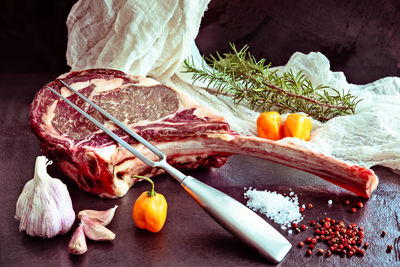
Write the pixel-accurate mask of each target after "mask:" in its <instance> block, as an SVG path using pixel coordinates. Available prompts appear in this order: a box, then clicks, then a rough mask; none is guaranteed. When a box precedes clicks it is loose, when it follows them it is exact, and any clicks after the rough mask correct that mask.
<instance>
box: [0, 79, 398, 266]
mask: <svg viewBox="0 0 400 267" xmlns="http://www.w3.org/2000/svg"><path fill="white" fill-rule="evenodd" d="M56 76H57V75H56V74H27V75H11V74H10V75H0V120H1V122H0V124H1V127H0V139H1V142H0V146H1V149H0V166H1V173H2V176H1V180H0V181H1V186H0V196H1V204H2V205H0V214H1V215H2V216H1V219H0V240H1V241H0V266H73V265H76V266H111V265H112V266H135V265H139V264H140V265H144V266H245V265H251V266H262V265H270V263H269V262H268V261H266V260H264V259H263V258H262V257H260V256H259V255H257V254H256V253H255V252H254V251H253V250H252V249H250V248H248V247H247V246H246V245H244V244H243V243H241V242H240V241H238V240H237V239H236V238H235V237H233V236H231V235H230V234H229V233H227V232H226V231H225V230H224V229H223V228H222V227H220V226H219V225H218V224H217V223H215V221H213V220H212V219H211V218H210V217H209V216H208V215H207V214H206V213H205V212H204V211H203V210H202V209H201V208H200V207H199V206H198V205H197V204H196V203H195V201H194V200H192V199H191V197H190V196H189V195H188V194H187V193H186V192H185V191H183V190H182V189H181V188H180V186H179V184H178V183H177V182H175V181H174V180H173V179H172V178H171V177H169V176H168V175H162V176H159V177H157V178H156V179H155V182H156V190H157V191H158V192H160V193H162V194H164V195H165V197H166V199H167V201H168V217H167V221H166V224H165V226H164V228H163V229H162V231H161V232H159V233H158V234H152V233H149V232H146V231H143V230H139V229H138V228H137V227H136V226H135V224H134V223H133V220H132V217H131V211H132V207H133V203H134V201H135V200H136V198H137V197H138V196H139V194H140V193H141V192H143V191H145V190H147V189H148V184H146V183H138V184H136V185H135V186H134V187H133V188H132V189H131V190H130V191H129V192H128V193H127V195H125V196H124V197H122V198H119V199H111V200H110V199H101V198H99V197H97V196H95V195H91V194H88V193H86V192H83V191H81V190H79V189H78V188H77V187H76V186H75V184H73V183H72V182H71V181H69V180H68V178H66V176H64V175H63V174H62V173H60V172H59V171H58V170H57V167H56V166H49V168H48V169H49V173H50V174H51V175H52V176H53V177H58V178H60V179H61V180H62V181H63V182H64V183H66V184H67V186H68V190H69V192H70V195H71V198H72V202H73V206H74V210H75V212H78V211H80V210H83V209H98V210H105V209H108V208H110V207H113V206H114V205H119V208H118V209H117V211H116V214H115V217H114V219H113V221H112V222H111V224H110V225H109V228H110V229H111V230H112V231H113V232H114V233H115V234H116V238H115V240H113V241H111V242H94V241H90V240H88V251H87V253H86V254H84V255H82V256H74V255H70V254H69V253H68V251H67V246H68V242H69V240H70V238H71V236H72V233H73V231H74V230H75V229H76V227H77V225H78V220H76V221H75V223H74V225H73V226H72V229H71V231H70V232H69V233H67V234H65V235H63V236H56V237H55V238H52V239H42V238H38V237H30V236H28V235H26V234H25V233H24V232H19V231H18V225H19V222H18V221H17V220H16V219H14V215H15V205H16V202H17V199H18V196H19V194H20V193H21V191H22V188H23V186H24V184H25V183H26V182H27V181H28V180H30V179H31V178H32V177H33V170H34V163H35V158H36V156H39V155H40V154H41V152H40V148H39V141H38V140H37V138H36V137H35V136H34V135H33V133H32V132H31V130H30V126H29V105H30V103H31V101H32V99H33V97H34V94H35V92H36V91H37V89H39V88H40V87H41V86H43V85H44V84H45V83H47V82H48V81H50V80H52V79H54V78H55V77H56ZM373 170H374V171H375V172H376V173H377V175H378V176H379V178H380V184H379V186H378V188H377V189H376V191H374V193H373V195H372V197H371V199H369V200H368V201H367V200H365V199H361V198H358V197H356V196H354V195H352V194H351V193H348V192H347V191H344V190H342V189H340V188H338V187H336V186H334V185H331V184H328V183H327V182H325V181H323V180H321V179H320V178H318V177H315V176H313V175H310V174H308V173H305V172H301V171H298V170H294V169H291V168H289V167H286V166H282V165H279V164H275V163H272V162H269V161H265V160H261V159H257V158H252V157H246V156H232V157H231V158H230V159H229V160H228V162H227V164H225V165H224V166H222V167H221V168H219V169H207V170H197V171H191V172H187V173H188V174H190V175H192V176H194V177H197V178H198V179H200V180H202V181H204V182H205V183H207V184H209V185H211V186H214V187H216V188H218V189H220V190H221V191H223V192H225V193H227V194H229V195H231V196H232V197H233V198H235V199H237V200H239V201H241V202H243V203H245V199H244V197H243V193H244V192H245V189H244V188H245V187H247V188H248V187H250V186H251V187H254V188H257V189H262V190H264V189H268V190H273V191H275V190H276V191H277V192H279V193H282V194H288V193H289V192H290V191H289V188H290V189H291V190H292V191H294V192H295V193H296V194H297V195H298V197H299V202H300V204H308V203H312V204H313V208H312V209H311V210H307V209H306V211H305V213H304V217H305V218H304V220H303V222H304V223H305V224H307V225H308V223H309V222H310V221H311V220H313V219H320V218H323V217H326V216H329V217H332V218H335V219H342V220H344V222H345V223H346V224H348V223H357V224H359V225H360V226H363V227H364V228H365V239H364V240H365V241H368V242H369V243H370V244H371V245H370V247H369V248H368V250H367V253H366V255H365V256H364V257H359V256H354V257H352V258H346V257H339V256H337V255H333V256H331V257H330V258H325V257H323V256H317V255H316V254H315V249H314V253H313V255H312V256H310V257H307V256H305V250H306V249H305V248H302V249H299V248H297V246H296V245H297V243H298V242H299V241H301V240H304V239H305V238H306V237H308V236H311V235H312V230H311V229H310V228H309V229H307V230H306V231H304V232H301V233H299V234H288V232H287V230H282V229H280V228H279V226H278V225H276V224H274V223H272V221H271V220H269V219H267V218H266V217H265V216H263V218H265V219H266V220H267V221H268V222H270V223H271V224H272V225H273V226H275V227H276V228H277V229H278V230H279V231H280V232H281V233H282V234H283V235H284V236H286V237H287V238H288V240H289V241H290V242H291V243H292V244H293V248H292V250H291V251H290V252H289V254H288V255H287V257H286V258H285V260H284V261H283V262H282V263H281V264H280V265H282V266H300V265H303V264H304V265H307V266H322V265H323V266H339V265H341V266H396V265H398V266H400V260H399V256H400V255H399V251H398V246H399V245H398V241H397V242H396V240H397V239H400V238H399V236H400V227H399V225H400V223H399V221H398V213H399V212H400V207H399V206H400V194H399V193H400V177H399V175H397V174H395V173H394V172H393V171H392V170H390V169H387V168H383V167H374V168H373ZM345 199H348V200H350V202H351V203H356V202H357V201H362V202H364V203H365V206H364V208H363V209H361V210H359V211H358V212H357V213H355V214H353V213H351V212H349V209H350V207H349V206H346V205H344V204H343V202H344V200H345ZM328 200H332V201H333V204H332V206H329V205H328ZM382 230H386V232H387V235H386V236H385V237H380V233H381V231H382ZM389 244H391V245H393V246H394V250H393V251H392V252H391V253H386V252H385V251H386V247H387V245H389ZM318 247H321V248H324V249H326V246H325V245H324V244H320V243H319V244H318Z"/></svg>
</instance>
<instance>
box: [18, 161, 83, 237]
mask: <svg viewBox="0 0 400 267" xmlns="http://www.w3.org/2000/svg"><path fill="white" fill-rule="evenodd" d="M49 164H51V162H49V161H48V159H47V158H46V157H45V156H38V157H37V158H36V163H35V174H34V178H33V179H32V180H30V181H28V182H27V183H26V184H25V186H24V189H23V190H22V193H21V195H20V196H19V198H18V201H17V206H16V213H15V218H16V219H17V220H19V221H20V224H19V230H20V231H24V230H25V231H26V233H27V234H28V235H31V236H40V237H44V238H52V237H54V236H55V235H57V234H65V233H67V232H68V231H69V230H70V229H71V226H72V224H73V223H74V221H75V212H74V209H73V207H72V201H71V197H70V195H69V192H68V190H67V186H66V185H65V184H64V183H63V182H61V180H59V179H55V178H52V177H51V176H50V175H48V174H47V165H49Z"/></svg>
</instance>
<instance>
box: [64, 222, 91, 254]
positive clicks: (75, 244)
mask: <svg viewBox="0 0 400 267" xmlns="http://www.w3.org/2000/svg"><path fill="white" fill-rule="evenodd" d="M83 225H84V222H82V221H81V223H80V224H79V226H78V228H76V230H75V232H74V234H73V235H72V238H71V241H69V244H68V251H69V253H71V254H75V255H82V254H84V253H86V251H87V244H86V237H85V233H84V232H83Z"/></svg>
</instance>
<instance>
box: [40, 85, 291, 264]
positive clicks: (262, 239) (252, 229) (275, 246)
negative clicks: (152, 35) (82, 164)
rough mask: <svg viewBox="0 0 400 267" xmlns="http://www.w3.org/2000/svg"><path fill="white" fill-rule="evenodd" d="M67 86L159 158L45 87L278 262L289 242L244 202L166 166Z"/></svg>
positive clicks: (152, 149) (284, 254) (160, 155)
mask: <svg viewBox="0 0 400 267" xmlns="http://www.w3.org/2000/svg"><path fill="white" fill-rule="evenodd" d="M60 82H61V83H63V84H64V85H65V86H66V87H67V88H68V89H70V90H71V91H72V92H74V93H75V94H77V95H78V96H79V97H80V98H82V99H83V100H84V101H86V102H87V103H88V104H90V105H91V106H93V107H94V108H95V109H96V110H97V111H99V112H100V113H101V114H102V115H104V116H105V117H106V118H108V119H109V120H111V121H112V122H114V123H115V124H116V125H118V126H119V127H120V128H121V129H123V130H124V131H125V132H126V133H128V134H129V135H131V136H132V137H134V138H135V139H136V140H137V141H139V142H140V143H142V144H143V145H144V146H145V147H147V148H148V149H149V150H150V151H152V152H153V153H154V154H156V155H157V157H158V158H159V160H158V161H153V160H150V159H148V158H147V157H145V156H144V155H143V154H141V153H140V152H138V151H137V150H136V149H134V148H133V147H132V146H130V145H129V144H128V143H126V142H125V141H124V140H122V139H121V138H120V137H118V136H117V135H116V134H114V133H113V132H112V131H110V130H109V129H107V128H106V127H105V126H104V125H103V124H101V123H99V122H98V121H97V120H95V119H94V118H93V117H92V116H90V115H89V114H87V113H86V112H85V111H83V110H82V109H80V108H79V107H77V106H76V105H75V104H74V103H72V102H71V101H69V100H68V99H67V98H65V97H64V96H62V95H61V94H60V93H58V92H57V91H55V90H54V89H53V88H51V87H49V86H47V87H48V88H49V89H50V90H51V91H52V92H53V93H55V94H56V95H57V96H59V97H60V98H62V99H63V100H64V101H65V102H67V103H68V104H69V105H71V106H72V107H73V108H75V109H76V110H77V111H78V112H79V113H81V114H82V115H83V116H85V117H86V118H87V119H89V120H90V121H91V122H93V123H94V124H95V125H96V126H97V127H99V128H100V129H101V130H103V131H104V132H105V133H107V134H108V135H109V136H111V137H112V138H113V139H114V140H115V141H117V142H118V143H119V144H121V145H122V146H123V147H124V148H126V149H127V150H128V151H129V152H131V153H132V154H133V155H135V156H136V157H138V158H139V159H140V160H142V161H143V162H144V163H145V164H147V165H149V166H151V167H159V168H162V169H164V170H165V171H167V172H168V173H169V174H170V175H172V176H173V177H174V178H175V179H176V180H177V181H178V182H179V183H180V185H181V186H182V187H183V188H184V189H185V190H186V191H187V192H188V193H189V194H190V195H191V196H192V197H193V198H194V200H196V202H197V203H198V204H199V205H200V206H201V207H202V208H203V209H204V210H205V211H206V212H207V213H208V214H209V215H210V216H211V217H212V218H214V220H215V221H217V222H218V223H219V224H220V225H221V226H223V227H224V228H225V229H226V230H227V231H228V232H230V233H231V234H233V235H234V236H236V237H238V238H239V239H240V240H242V241H243V242H244V243H246V244H248V245H249V246H250V247H252V248H253V249H255V250H256V251H257V252H258V253H260V254H261V255H262V256H264V257H265V258H267V259H268V260H270V261H272V262H274V263H279V262H281V261H282V260H283V259H284V258H285V256H286V254H287V253H288V252H289V251H290V249H291V247H292V245H291V243H290V242H289V241H288V240H287V239H286V238H285V237H283V236H282V235H281V234H280V233H279V232H278V231H277V230H276V229H274V228H273V227H272V226H271V225H270V224H268V223H267V222H266V221H265V220H264V219H262V218H261V217H260V216H258V215H257V214H256V213H255V212H253V211H252V210H250V209H249V208H247V207H246V206H245V205H243V204H242V203H240V202H239V201H236V200H235V199H233V198H231V197H230V196H228V195H226V194H224V193H222V192H221V191H219V190H217V189H215V188H213V187H211V186H208V185H206V184H204V183H202V182H200V181H198V180H196V179H195V178H193V177H191V176H187V175H185V174H183V173H182V172H180V171H179V170H177V169H175V168H174V167H172V166H171V165H169V164H168V163H167V161H166V156H165V154H164V153H162V152H161V151H160V150H159V149H158V148H156V147H155V146H153V145H152V144H151V143H149V142H148V141H146V140H145V139H144V138H142V137H141V136H140V135H138V134H137V133H135V132H134V131H132V130H131V129H130V128H128V127H127V126H126V125H124V124H123V123H121V122H120V121H118V120H117V119H116V118H114V117H113V116H112V115H110V114H109V113H107V112H106V111H104V110H103V109H102V108H100V107H99V106H98V105H96V104H95V103H93V102H92V101H90V100H89V99H87V98H86V97H85V96H83V95H82V94H81V93H79V92H78V91H76V90H75V89H74V88H72V87H71V86H69V85H68V84H66V83H65V82H63V81H61V80H60Z"/></svg>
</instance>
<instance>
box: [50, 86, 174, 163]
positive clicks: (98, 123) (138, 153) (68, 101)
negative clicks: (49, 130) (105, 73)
mask: <svg viewBox="0 0 400 267" xmlns="http://www.w3.org/2000/svg"><path fill="white" fill-rule="evenodd" d="M47 88H49V89H50V90H51V91H52V92H53V93H55V94H56V95H57V96H58V97H60V98H61V99H63V100H64V101H65V102H67V103H68V104H69V105H70V106H72V107H73V108H74V109H76V110H77V111H78V112H79V113H80V114H82V115H83V116H84V117H86V118H87V119H89V120H90V121H91V122H93V123H94V124H95V125H96V126H97V127H99V128H100V129H101V130H103V131H104V132H105V133H106V134H108V135H109V136H110V137H111V138H113V139H114V140H115V141H117V142H118V143H119V144H121V145H122V146H123V147H124V148H126V149H127V150H128V151H129V152H131V153H132V154H133V155H135V156H136V157H138V158H139V159H140V160H141V161H143V162H144V163H146V164H147V165H149V166H151V167H155V166H158V165H159V163H160V162H163V161H165V158H166V157H165V155H164V153H162V152H161V151H160V150H158V149H157V148H155V147H154V146H153V145H151V144H150V143H148V142H147V141H146V140H145V142H146V143H148V144H150V146H151V147H152V148H154V149H155V150H156V151H157V152H158V153H155V154H156V155H157V156H158V157H159V158H160V161H152V160H150V159H148V158H147V157H145V156H144V155H143V154H142V153H140V152H139V151H137V150H136V149H134V148H133V147H132V146H131V145H129V144H128V143H127V142H125V141H124V140H122V139H121V138H120V137H119V136H118V135H116V134H115V133H113V132H112V131H110V130H109V129H107V128H106V127H105V126H104V125H103V124H101V123H100V122H98V121H97V120H96V119H95V118H93V117H92V116H90V115H89V114H87V113H86V112H85V111H83V110H82V109H81V108H79V107H78V106H77V105H75V104H74V103H72V102H71V101H70V100H68V99H67V98H65V97H64V96H62V95H61V94H60V93H59V92H57V91H56V90H54V89H53V88H51V87H50V86H47ZM73 91H76V90H73ZM80 95H81V94H80V93H79V94H78V96H80ZM85 98H86V97H85ZM86 99H87V98H86ZM84 100H85V99H84ZM85 101H86V100H85ZM89 101H90V100H89ZM90 102H91V101H90ZM92 103H93V102H92ZM89 104H90V103H89ZM93 104H94V103H93ZM94 105H96V104H94ZM96 106H97V105H96ZM93 107H94V108H95V109H97V108H96V107H95V106H93ZM97 107H98V106H97ZM98 108H100V107H98ZM99 111H100V112H101V111H102V112H101V113H102V114H103V112H104V113H105V114H107V115H109V116H111V115H110V114H108V113H107V112H105V111H104V110H103V109H101V108H100V110H99ZM107 115H105V116H106V117H107V118H108V116H107ZM111 117H112V116H111ZM112 118H113V119H114V120H117V119H115V118H114V117H112ZM117 121H118V120H117ZM118 122H119V121H118ZM119 124H122V123H120V122H119ZM122 125H123V124H122ZM118 126H119V125H118ZM125 128H126V127H125ZM132 132H133V131H132ZM134 134H135V135H137V136H139V135H138V134H136V133H134ZM133 137H134V138H135V139H136V137H135V136H133ZM139 137H140V139H143V138H142V137H141V136H139ZM143 140H144V139H143ZM138 141H139V142H141V141H140V140H138ZM141 143H142V144H143V145H145V146H146V147H147V148H149V149H150V147H148V146H147V145H146V144H145V143H143V142H141ZM150 150H151V151H153V150H152V149H150ZM153 152H154V151H153ZM159 154H160V155H161V156H159Z"/></svg>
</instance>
